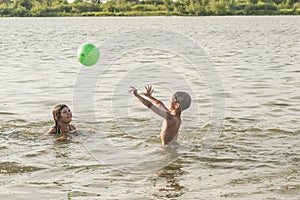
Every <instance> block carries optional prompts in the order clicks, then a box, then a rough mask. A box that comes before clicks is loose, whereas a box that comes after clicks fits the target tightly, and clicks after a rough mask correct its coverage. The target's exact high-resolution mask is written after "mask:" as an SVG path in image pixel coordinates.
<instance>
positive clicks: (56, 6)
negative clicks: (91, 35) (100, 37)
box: [0, 0, 300, 17]
mask: <svg viewBox="0 0 300 200" xmlns="http://www.w3.org/2000/svg"><path fill="white" fill-rule="evenodd" d="M93 1H95V2H94V3H91V2H93ZM297 1H298V0H294V1H293V2H292V3H291V2H287V1H284V0H269V1H268V2H264V0H244V1H243V0H240V1H236V2H235V1H226V0H202V1H195V2H194V3H192V4H191V2H193V1H187V0H177V1H172V0H144V1H139V0H137V1H132V0H122V1H121V0H109V1H106V2H105V3H104V2H101V1H99V0H91V1H89V2H82V1H79V0H77V1H74V2H73V3H68V2H67V1H66V0H57V1H53V2H52V1H48V2H47V3H41V2H39V1H37V0H15V1H3V2H6V3H0V17H85V16H88V17H102V16H130V17H133V16H260V15H265V16H272V15H300V2H297ZM45 2H46V1H45ZM199 2H201V3H199Z"/></svg>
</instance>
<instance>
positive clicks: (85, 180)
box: [0, 16, 300, 199]
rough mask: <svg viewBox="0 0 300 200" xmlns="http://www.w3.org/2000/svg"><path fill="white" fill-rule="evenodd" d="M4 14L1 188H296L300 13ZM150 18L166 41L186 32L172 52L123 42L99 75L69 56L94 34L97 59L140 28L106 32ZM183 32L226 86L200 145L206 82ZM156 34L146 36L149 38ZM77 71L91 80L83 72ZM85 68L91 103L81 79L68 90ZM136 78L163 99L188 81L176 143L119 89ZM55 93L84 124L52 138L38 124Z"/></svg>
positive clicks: (28, 192) (30, 193) (8, 192)
mask: <svg viewBox="0 0 300 200" xmlns="http://www.w3.org/2000/svg"><path fill="white" fill-rule="evenodd" d="M0 21H1V31H0V36H1V40H0V50H1V54H0V58H1V63H0V69H1V80H0V83H1V94H2V98H1V99H0V115H1V118H0V121H1V129H0V141H1V142H0V157H1V160H0V177H1V179H0V186H1V187H0V199H208V198H212V199H241V198H243V199H298V197H299V194H300V171H299V167H300V154H299V150H300V147H299V142H298V141H299V139H300V138H299V137H300V136H299V121H300V117H299V115H298V112H299V111H300V82H299V73H300V68H299V66H300V59H299V55H300V47H299V46H300V41H299V38H300V37H299V35H300V28H299V27H300V20H299V17H287V16H285V17H282V16H272V17H148V18H140V17H135V18H110V17H107V18H3V19H0ZM145 28H147V29H148V30H168V31H170V33H171V35H170V36H172V37H173V36H174V37H173V38H172V37H170V40H171V41H172V40H173V41H175V43H176V41H179V42H182V44H183V45H182V46H181V48H178V49H174V51H163V50H161V49H160V48H157V49H153V48H149V45H151V44H150V43H149V44H148V43H147V44H148V46H145V48H144V49H129V50H128V52H125V53H123V54H122V55H120V56H119V57H118V58H116V59H115V60H114V62H113V63H111V64H110V65H109V66H106V68H105V71H104V72H103V73H102V74H101V76H100V74H92V75H91V72H93V70H96V69H98V68H97V67H101V66H99V65H96V66H93V67H90V68H87V67H81V66H80V64H79V63H78V62H77V60H76V53H77V48H78V47H79V46H80V45H81V44H82V43H85V42H90V43H94V44H96V45H99V48H100V52H101V53H104V54H101V58H100V60H105V58H107V57H108V56H112V55H115V54H117V53H118V52H119V49H121V48H122V46H126V45H128V44H129V45H131V44H135V42H138V39H136V41H135V38H132V41H130V38H131V37H129V39H128V40H127V41H123V43H120V44H117V45H115V44H113V43H111V47H110V46H109V45H107V43H105V41H110V39H111V40H113V41H118V42H119V41H121V42H122V38H121V39H120V40H119V38H118V37H117V36H118V35H121V36H124V35H126V34H127V35H128V34H129V35H130V34H132V33H137V32H138V33H143V34H145V32H143V30H144V29H145ZM132 31H133V32H132ZM151 33H152V34H153V32H151ZM154 33H155V32H154ZM172 33H176V34H174V35H172ZM177 34H180V35H181V36H178V35H177ZM177 36H178V38H176V40H175V39H174V38H175V37H177ZM124 37H125V36H124ZM126 37H127V36H126ZM187 38H188V39H191V40H188V41H193V44H197V45H199V46H200V47H201V48H202V49H203V52H206V53H207V54H206V55H207V57H209V59H210V60H211V62H212V63H213V66H214V67H215V69H216V71H217V72H218V74H217V76H218V77H219V80H216V82H221V83H222V86H223V89H224V93H225V98H224V99H223V100H224V103H225V108H224V109H223V110H221V111H218V112H219V113H221V114H222V113H224V117H223V122H222V123H223V124H222V127H221V129H220V130H217V131H215V132H214V133H216V134H215V135H213V136H214V137H216V138H215V139H217V143H215V144H214V146H213V149H211V150H210V151H209V153H208V154H203V153H202V150H203V147H204V146H205V143H206V142H207V140H205V138H209V136H210V135H209V134H208V133H209V130H213V129H211V127H213V121H214V115H213V113H214V112H216V111H214V110H213V106H214V101H212V95H214V94H212V93H211V90H210V89H209V86H210V84H212V83H211V82H209V81H207V79H206V78H207V77H205V76H206V75H205V72H203V71H202V72H203V73H202V74H201V75H199V74H197V73H194V72H195V71H193V68H192V67H191V63H188V60H184V59H183V56H182V55H185V52H187V53H186V54H188V55H193V53H194V52H195V49H194V48H187V47H186V46H188V45H184V43H185V42H186V39H187ZM165 39H166V40H168V37H167V36H165V35H164V36H163V35H160V34H156V35H154V36H153V41H154V42H155V41H159V40H165ZM110 42H111V41H110ZM162 43H164V42H163V41H162ZM101 45H102V46H101ZM105 45H107V46H105ZM118 45H119V47H118ZM158 45H159V44H158ZM104 47H106V48H105V49H110V48H111V49H110V50H111V51H110V52H109V53H110V54H109V53H108V54H105V49H101V48H104ZM126 47H127V46H126ZM146 47H148V48H146ZM127 48H130V47H127ZM179 51H180V55H178V54H177V55H176V54H175V53H176V52H179ZM203 52H202V53H203ZM195 55H196V54H195ZM207 57H205V59H207ZM199 60H201V59H200V57H199ZM201 61H202V60H201ZM199 62H200V61H199ZM192 64H193V63H192ZM211 72H213V71H211ZM85 73H86V74H87V75H86V76H87V77H88V78H87V79H86V82H85V80H84V81H83V82H80V81H82V80H81V78H80V77H85ZM167 73H169V74H168V76H166V75H167ZM78 77H79V78H78ZM170 80H171V81H170ZM174 80H180V81H174ZM89 81H90V82H93V81H94V82H95V85H96V88H92V89H93V90H92V91H93V92H92V94H93V95H94V96H93V99H92V100H91V102H92V103H93V105H92V107H93V108H95V110H94V111H93V110H91V109H90V105H89V104H88V103H87V104H85V105H86V108H87V109H85V106H82V104H84V103H86V101H87V102H89V100H90V99H88V98H85V97H86V96H84V94H85V92H86V90H85V89H83V90H82V91H79V95H78V96H76V91H77V89H82V88H84V87H83V86H82V85H81V84H87V85H88V83H89ZM143 81H144V82H148V83H151V84H153V85H154V86H155V88H156V91H155V94H156V95H157V97H159V98H160V99H162V100H163V101H164V102H168V99H169V97H170V96H171V94H172V90H177V89H178V90H179V89H186V90H187V91H189V92H190V93H191V95H192V97H193V104H192V107H191V109H188V110H186V111H184V113H183V116H182V119H183V124H182V127H181V129H180V135H179V138H178V141H179V143H180V147H179V148H170V149H162V148H161V146H160V140H159V138H158V134H159V130H160V124H161V119H160V118H159V117H157V116H155V115H154V114H153V113H151V112H148V111H147V109H145V108H144V107H143V106H141V105H140V103H139V102H137V100H136V99H134V98H132V97H131V95H129V94H128V93H127V90H128V89H129V86H130V85H129V84H136V85H134V86H137V87H138V88H139V89H140V90H141V89H143V88H142V84H143ZM81 86H82V87H81ZM220 94H221V93H218V94H217V93H216V96H217V97H219V98H220V97H222V95H221V96H220ZM88 95H89V94H88ZM220 99H221V100H222V98H220ZM61 102H63V103H66V104H68V105H70V107H71V109H73V110H74V120H73V121H74V124H75V125H76V127H77V128H78V129H79V130H80V133H79V136H76V135H73V137H72V139H71V140H70V141H67V142H54V140H53V138H52V137H48V136H43V133H45V132H46V131H47V130H48V128H49V127H50V126H51V125H52V124H53V121H52V116H51V109H52V108H53V106H54V105H56V104H58V103H61ZM74 102H75V103H74ZM76 102H78V104H76ZM81 103H82V104H81ZM77 105H80V106H79V107H78V106H77ZM83 114H84V115H83ZM82 116H83V117H82ZM93 116H94V117H93ZM89 119H93V120H89ZM218 136H219V137H218ZM153 163H154V164H153Z"/></svg>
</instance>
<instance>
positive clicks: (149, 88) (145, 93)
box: [142, 85, 169, 112]
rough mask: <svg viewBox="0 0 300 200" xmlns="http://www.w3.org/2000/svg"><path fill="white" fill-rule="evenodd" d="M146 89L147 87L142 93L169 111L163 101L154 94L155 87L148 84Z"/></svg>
mask: <svg viewBox="0 0 300 200" xmlns="http://www.w3.org/2000/svg"><path fill="white" fill-rule="evenodd" d="M145 89H146V92H143V93H142V94H143V95H145V96H146V97H148V98H149V99H150V101H151V102H152V103H154V104H156V105H157V106H158V107H159V108H160V109H163V110H165V111H167V112H168V111H169V110H168V108H167V107H166V106H165V104H164V103H163V102H161V101H160V100H158V99H156V98H154V97H153V96H152V93H153V92H154V88H153V87H152V86H151V85H146V86H145Z"/></svg>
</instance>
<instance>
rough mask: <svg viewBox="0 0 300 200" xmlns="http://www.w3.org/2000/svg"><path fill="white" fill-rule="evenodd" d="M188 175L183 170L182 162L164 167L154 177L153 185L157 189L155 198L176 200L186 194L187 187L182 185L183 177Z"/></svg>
mask: <svg viewBox="0 0 300 200" xmlns="http://www.w3.org/2000/svg"><path fill="white" fill-rule="evenodd" d="M184 173H187V172H185V171H183V170H182V165H181V164H180V160H176V161H175V162H173V163H171V164H170V165H168V166H166V167H164V168H163V169H161V170H159V171H158V172H157V173H156V176H155V177H152V180H151V182H152V184H153V186H154V187H155V188H156V189H157V191H156V192H153V194H152V195H153V196H154V197H155V198H157V199H176V198H178V197H181V196H182V195H183V194H184V193H185V187H184V185H182V184H181V183H180V180H181V176H182V175H183V174H184Z"/></svg>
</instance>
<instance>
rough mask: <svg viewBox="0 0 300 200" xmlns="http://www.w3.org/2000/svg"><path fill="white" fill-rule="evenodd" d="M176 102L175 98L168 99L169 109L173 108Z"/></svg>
mask: <svg viewBox="0 0 300 200" xmlns="http://www.w3.org/2000/svg"><path fill="white" fill-rule="evenodd" d="M176 103H177V101H176V99H175V98H172V99H171V100H170V109H171V110H174V109H175V105H176Z"/></svg>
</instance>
